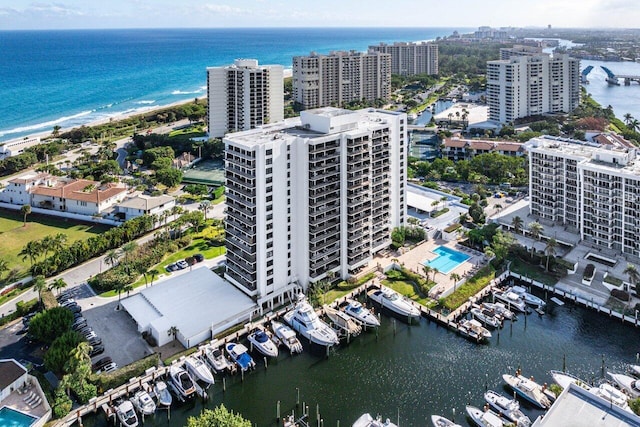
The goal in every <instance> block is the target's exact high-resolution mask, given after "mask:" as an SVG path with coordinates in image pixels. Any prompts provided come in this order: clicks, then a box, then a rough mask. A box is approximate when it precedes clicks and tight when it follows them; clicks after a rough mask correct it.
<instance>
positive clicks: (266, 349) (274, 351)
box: [247, 329, 278, 357]
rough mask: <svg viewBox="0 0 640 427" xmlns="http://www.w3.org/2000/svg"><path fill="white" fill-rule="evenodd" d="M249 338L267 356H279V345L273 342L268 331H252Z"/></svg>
mask: <svg viewBox="0 0 640 427" xmlns="http://www.w3.org/2000/svg"><path fill="white" fill-rule="evenodd" d="M247 340H249V342H250V343H251V344H253V346H254V347H255V349H256V350H258V351H259V352H260V353H262V354H264V355H265V356H267V357H278V346H277V345H276V344H275V343H274V342H273V340H272V339H271V338H270V337H269V335H267V333H266V332H265V331H264V330H262V329H256V330H255V331H253V332H251V333H250V334H249V336H248V337H247Z"/></svg>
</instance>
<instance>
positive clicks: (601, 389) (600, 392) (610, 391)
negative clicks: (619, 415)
mask: <svg viewBox="0 0 640 427" xmlns="http://www.w3.org/2000/svg"><path fill="white" fill-rule="evenodd" d="M590 391H591V393H593V394H595V395H596V396H600V397H601V398H603V399H604V400H606V401H607V402H610V403H612V404H614V405H616V406H618V407H620V408H622V409H624V410H625V411H627V412H633V411H632V410H631V408H630V407H629V403H628V402H629V396H627V395H626V394H624V393H623V392H621V391H620V390H618V389H617V388H615V387H614V386H612V385H611V384H607V383H602V384H600V385H599V386H598V387H592V388H591V390H590Z"/></svg>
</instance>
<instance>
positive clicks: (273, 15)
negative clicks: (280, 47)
mask: <svg viewBox="0 0 640 427" xmlns="http://www.w3.org/2000/svg"><path fill="white" fill-rule="evenodd" d="M638 16H640V2H638V1H637V0H519V1H513V0H488V1H485V2H478V1H477V0H457V1H456V2H453V3H442V2H440V1H435V0H421V1H418V0H399V1H389V0H369V1H368V2H367V3H366V6H365V5H364V4H363V2H362V1H360V0H324V1H323V2H321V3H316V2H311V1H309V0H307V1H300V0H275V1H270V0H234V1H231V0H225V1H206V0H205V1H202V0H182V1H180V2H175V1H169V0H110V1H105V2H96V1H86V0H63V1H61V2H46V1H40V2H34V1H33V0H0V30H13V29H34V30H35V29H84V28H202V27H459V28H463V27H477V26H482V25H487V26H493V27H504V26H512V27H526V26H533V27H546V26H547V25H551V26H553V27H562V28H569V27H573V28H594V27H597V28H637V27H638V22H637V17H638Z"/></svg>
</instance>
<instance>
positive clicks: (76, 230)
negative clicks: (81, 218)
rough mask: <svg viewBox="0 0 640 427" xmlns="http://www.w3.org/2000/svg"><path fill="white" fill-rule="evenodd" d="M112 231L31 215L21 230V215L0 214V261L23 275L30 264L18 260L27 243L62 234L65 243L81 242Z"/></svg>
mask: <svg viewBox="0 0 640 427" xmlns="http://www.w3.org/2000/svg"><path fill="white" fill-rule="evenodd" d="M109 228H111V227H108V226H105V225H99V224H89V223H83V224H79V223H78V222H77V221H76V220H67V219H64V218H56V217H49V216H45V215H37V214H30V215H29V216H27V226H26V227H23V226H22V214H20V213H19V212H13V211H8V210H4V209H3V210H0V240H1V241H2V244H0V258H1V259H4V260H6V261H7V262H8V264H9V268H14V267H19V268H21V269H22V270H23V271H24V272H25V273H26V271H27V269H28V268H29V260H26V261H25V262H23V261H22V258H21V257H19V256H18V253H20V251H21V250H22V248H23V247H24V245H25V244H27V242H29V241H32V240H40V239H42V238H44V237H45V236H48V235H50V234H57V233H64V234H66V235H67V238H68V243H72V242H75V241H76V240H84V239H87V238H88V237H91V236H92V235H94V234H99V233H102V232H104V231H106V230H108V229H109Z"/></svg>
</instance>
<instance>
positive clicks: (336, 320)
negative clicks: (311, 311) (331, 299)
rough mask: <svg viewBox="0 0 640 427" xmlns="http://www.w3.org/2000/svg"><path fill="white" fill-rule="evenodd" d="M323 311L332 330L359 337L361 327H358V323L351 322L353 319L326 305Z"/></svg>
mask: <svg viewBox="0 0 640 427" xmlns="http://www.w3.org/2000/svg"><path fill="white" fill-rule="evenodd" d="M323 309H324V314H326V315H327V317H328V318H329V319H330V320H331V322H332V323H333V326H334V328H339V329H340V330H342V331H344V332H345V333H347V334H349V335H352V336H355V335H360V332H362V326H360V324H359V323H357V322H356V321H355V320H353V318H352V317H351V316H349V315H347V314H346V313H345V312H343V311H340V310H336V309H335V308H333V307H329V306H328V305H325V306H324V307H323Z"/></svg>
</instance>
